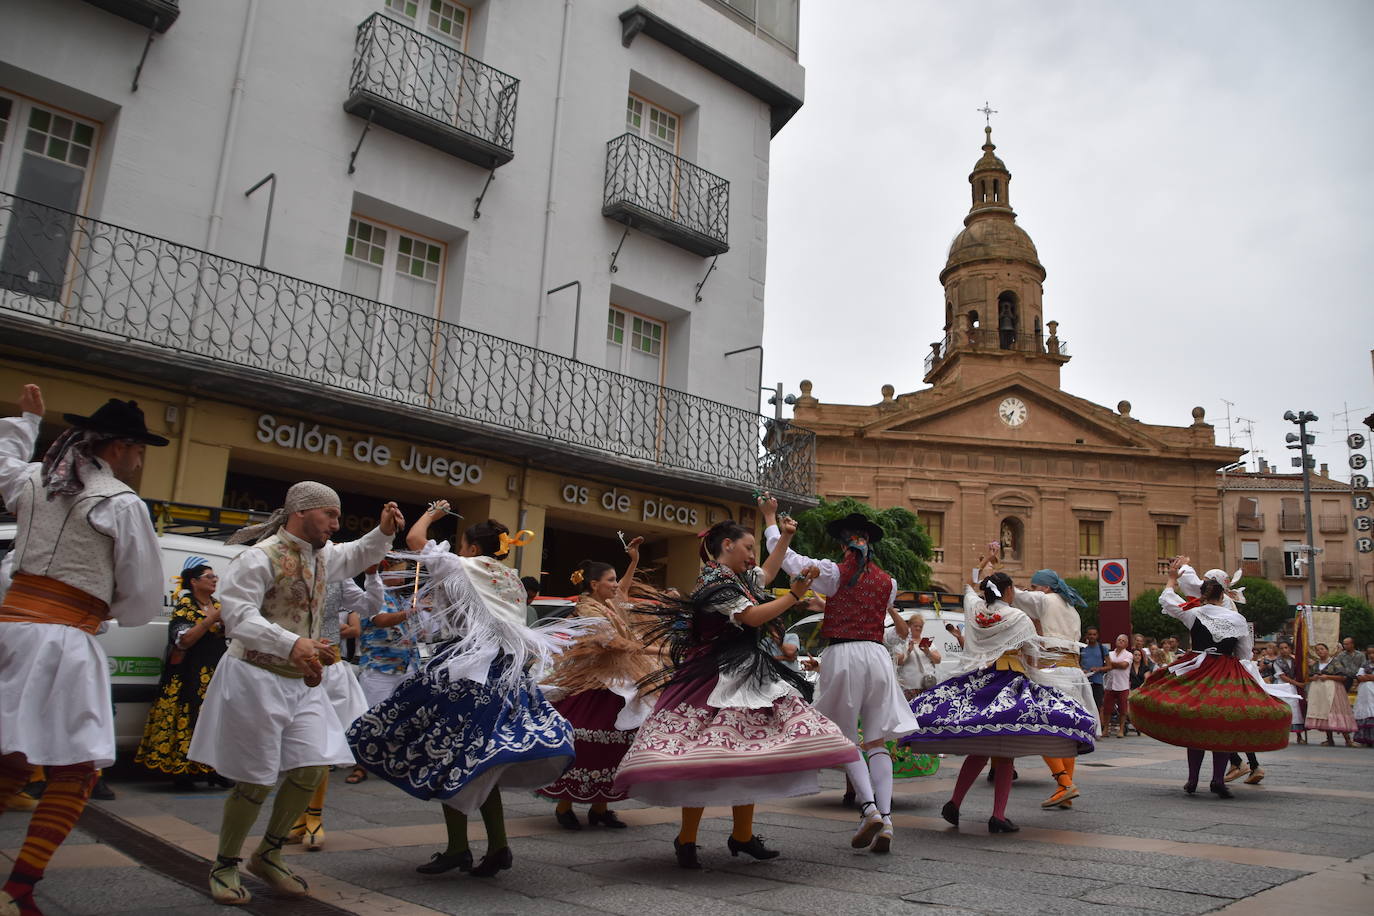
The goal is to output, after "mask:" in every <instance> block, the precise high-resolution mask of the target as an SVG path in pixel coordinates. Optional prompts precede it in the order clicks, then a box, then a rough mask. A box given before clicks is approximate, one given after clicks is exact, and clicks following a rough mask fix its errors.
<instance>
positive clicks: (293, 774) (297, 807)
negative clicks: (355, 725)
mask: <svg viewBox="0 0 1374 916" xmlns="http://www.w3.org/2000/svg"><path fill="white" fill-rule="evenodd" d="M326 772H327V771H326V770H325V768H324V767H297V768H296V769H294V770H287V771H286V779H284V780H283V781H282V784H281V788H280V789H278V790H277V799H276V801H274V802H273V803H272V815H271V816H270V817H269V818H268V819H267V831H266V832H265V833H264V834H263V837H262V842H261V843H260V844H258V848H257V850H256V852H257V853H258V854H260V855H263V856H267V855H268V854H269V853H270V852H272V851H275V852H276V854H277V855H278V856H280V855H281V846H282V843H284V842H285V841H286V835H287V832H288V831H289V830H290V829H291V825H292V824H294V823H296V819H297V818H299V817H300V816H301V815H302V814H304V813H305V806H306V805H308V804H310V797H311V796H312V795H314V794H315V789H317V788H318V787H319V785H320V782H321V780H323V779H324V777H325V773H326Z"/></svg>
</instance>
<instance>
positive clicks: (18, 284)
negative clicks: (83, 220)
mask: <svg viewBox="0 0 1374 916" xmlns="http://www.w3.org/2000/svg"><path fill="white" fill-rule="evenodd" d="M99 135H100V131H99V127H98V126H97V125H96V124H95V123H93V122H90V121H85V120H82V119H81V118H78V117H76V116H74V115H69V114H67V113H65V112H61V111H58V110H56V109H53V108H48V107H47V106H44V105H41V104H38V103H36V102H30V101H28V100H27V99H21V98H18V97H11V96H6V95H0V190H5V191H10V192H11V193H13V194H14V195H15V196H17V197H24V198H27V199H28V200H31V201H34V202H35V203H38V204H42V205H44V206H47V207H56V208H57V209H59V210H67V211H69V212H72V213H77V212H80V210H81V208H82V201H83V200H84V198H85V194H86V188H87V184H88V182H89V179H90V168H91V163H92V162H93V160H94V159H95V149H96V142H97V140H98V138H99ZM11 219H12V220H13V221H14V222H15V224H16V225H19V226H31V227H32V228H33V230H34V231H31V232H22V233H21V232H11V233H8V234H7V239H6V243H5V249H4V251H3V253H0V286H3V287H4V288H6V289H13V290H17V291H22V292H26V293H29V294H31V295H35V296H41V297H43V298H48V299H53V298H56V297H57V296H58V295H59V293H60V291H61V288H62V284H63V281H64V278H65V274H66V270H67V257H68V254H69V253H70V249H71V245H72V241H71V231H72V226H71V225H70V223H71V220H70V219H69V218H67V217H62V216H54V215H53V214H51V213H49V212H48V211H46V210H37V211H32V212H31V211H30V209H29V207H28V205H26V204H23V203H16V204H15V208H14V212H13V215H12V216H11ZM21 235H22V237H21Z"/></svg>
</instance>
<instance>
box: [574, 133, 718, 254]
mask: <svg viewBox="0 0 1374 916" xmlns="http://www.w3.org/2000/svg"><path fill="white" fill-rule="evenodd" d="M601 213H602V214H603V215H605V216H609V217H610V218H611V219H613V220H616V221H617V222H621V223H624V224H625V225H627V226H631V227H633V228H635V229H638V230H639V231H641V232H643V233H645V234H647V235H652V236H654V237H655V238H660V239H663V240H664V241H665V242H671V243H672V244H674V245H677V246H678V247H679V248H685V249H687V250H688V251H690V252H692V253H694V254H699V255H701V256H702V257H709V256H711V255H717V254H722V253H724V252H726V251H729V250H730V237H729V232H728V231H727V229H728V226H729V222H730V182H728V181H726V180H725V179H724V178H721V177H720V176H719V175H712V174H711V173H710V172H708V171H706V170H705V169H703V168H700V167H699V166H696V165H693V164H692V163H690V162H688V161H687V160H686V159H683V158H681V157H679V156H674V155H673V154H672V153H670V152H668V151H667V150H665V149H662V148H661V147H658V146H655V145H654V144H652V143H650V142H649V141H648V140H645V139H643V138H642V137H637V136H635V135H634V134H621V135H620V136H619V137H616V138H615V139H614V140H612V141H610V142H609V143H607V144H606V188H605V196H604V200H603V202H602V205H601Z"/></svg>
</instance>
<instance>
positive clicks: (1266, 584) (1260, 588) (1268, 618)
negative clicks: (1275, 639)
mask: <svg viewBox="0 0 1374 916" xmlns="http://www.w3.org/2000/svg"><path fill="white" fill-rule="evenodd" d="M1236 584H1237V585H1238V586H1241V587H1242V588H1244V589H1245V603H1244V604H1238V605H1236V610H1238V611H1240V613H1241V616H1243V617H1244V618H1245V619H1246V620H1248V621H1250V622H1251V623H1253V624H1254V625H1255V635H1256V636H1268V635H1269V634H1271V633H1277V632H1278V631H1279V630H1281V629H1283V625H1284V624H1285V623H1287V622H1288V621H1289V620H1292V619H1293V606H1292V605H1290V604H1289V603H1288V598H1287V597H1285V596H1284V594H1283V592H1281V591H1279V587H1278V586H1277V585H1275V584H1274V583H1272V582H1270V581H1269V580H1268V579H1257V578H1255V577H1253V576H1246V577H1245V578H1243V579H1241V580H1240V581H1239V582H1237V583H1236Z"/></svg>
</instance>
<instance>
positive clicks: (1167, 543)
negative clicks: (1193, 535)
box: [1155, 525, 1181, 560]
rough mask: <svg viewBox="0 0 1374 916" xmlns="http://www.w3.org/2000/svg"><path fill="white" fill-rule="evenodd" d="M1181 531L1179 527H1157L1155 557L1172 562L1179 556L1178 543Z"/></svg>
mask: <svg viewBox="0 0 1374 916" xmlns="http://www.w3.org/2000/svg"><path fill="white" fill-rule="evenodd" d="M1180 532H1181V529H1180V527H1179V526H1178V525H1156V526H1155V556H1156V557H1158V558H1159V559H1161V560H1172V559H1173V558H1174V557H1176V556H1178V555H1179V550H1178V542H1179V534H1180Z"/></svg>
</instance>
